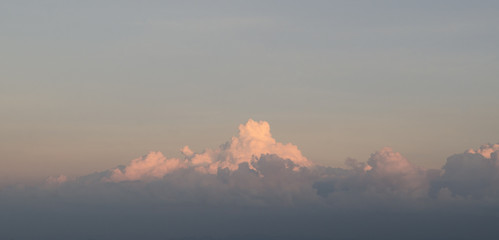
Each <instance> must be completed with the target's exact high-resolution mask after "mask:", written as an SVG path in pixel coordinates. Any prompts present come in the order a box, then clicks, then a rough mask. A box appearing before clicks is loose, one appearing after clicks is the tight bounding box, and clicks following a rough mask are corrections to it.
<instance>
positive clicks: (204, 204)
mask: <svg viewBox="0 0 499 240" xmlns="http://www.w3.org/2000/svg"><path fill="white" fill-rule="evenodd" d="M180 151H181V153H182V155H183V156H182V157H180V158H169V157H167V156H165V155H163V153H161V152H150V153H149V154H147V155H145V156H142V157H139V158H137V159H134V160H132V161H131V162H130V163H129V164H128V165H125V166H118V167H116V168H113V169H109V170H105V171H102V172H98V173H93V174H90V175H86V176H82V177H78V178H75V179H68V178H67V177H66V176H64V175H60V176H58V177H49V178H48V179H47V180H46V181H45V183H44V184H43V186H41V187H24V186H22V187H20V186H16V187H11V188H6V189H3V190H1V191H0V200H1V202H2V203H3V204H0V209H3V210H4V212H6V213H8V214H10V215H11V216H23V214H24V213H26V212H32V211H34V212H43V214H41V215H40V218H42V216H45V215H53V214H54V212H56V213H64V214H66V213H67V212H68V211H69V213H68V214H69V215H71V216H73V215H78V216H82V218H83V219H84V218H85V217H88V216H89V215H92V216H94V215H95V216H96V218H103V219H106V218H107V219H108V220H109V221H118V219H119V221H125V222H126V221H131V222H133V223H134V224H132V225H126V224H125V225H123V226H121V225H120V228H119V229H134V228H135V227H137V226H143V222H134V221H133V220H123V219H122V218H121V217H120V216H121V215H120V214H122V213H126V214H131V215H133V216H134V217H135V218H136V217H137V216H148V218H147V219H145V220H142V221H146V222H148V224H149V225H150V226H155V224H156V225H157V226H161V227H159V228H154V229H155V234H156V235H154V236H156V237H157V239H168V238H172V237H173V236H178V237H179V238H180V237H181V238H184V237H185V236H187V235H186V234H188V233H190V232H192V229H193V226H195V227H196V229H197V231H198V232H202V233H206V234H208V235H210V236H213V235H216V236H228V235H227V234H241V233H244V234H249V233H251V234H254V233H272V234H274V235H275V233H276V232H279V233H280V234H281V235H282V234H284V235H286V234H289V235H286V236H287V237H286V238H289V239H292V238H293V237H295V239H300V238H301V237H297V236H299V233H301V232H303V231H302V230H303V228H307V229H308V230H309V232H310V233H309V234H308V235H306V236H303V238H309V237H310V236H315V237H317V238H319V237H321V238H322V239H330V237H331V236H332V234H336V235H335V236H339V237H340V238H356V237H358V238H363V239H365V238H367V237H369V236H370V235H369V234H367V233H366V234H365V235H352V233H353V232H358V231H357V230H358V229H357V227H354V226H357V225H355V224H354V225H352V224H351V223H353V222H355V223H356V224H360V223H363V224H364V225H363V228H365V229H370V231H374V232H377V231H380V230H379V229H385V226H398V227H400V228H401V229H403V228H404V227H406V226H407V224H405V222H404V221H406V222H408V223H410V222H411V221H412V223H415V222H419V224H422V225H424V224H423V223H421V222H425V223H426V222H428V225H427V226H426V227H427V228H431V227H432V226H433V225H435V224H437V225H439V226H445V224H443V225H442V223H452V224H450V225H449V228H448V229H454V226H456V224H457V225H459V224H461V223H460V222H456V220H455V219H456V218H455V217H454V216H456V215H458V216H462V217H463V218H462V219H467V220H466V221H471V222H480V223H481V224H480V226H481V227H488V226H489V225H490V223H491V222H498V221H499V219H498V217H496V216H499V204H498V202H499V164H498V161H499V144H487V145H483V146H481V147H480V148H478V149H470V150H467V151H466V152H464V153H460V154H455V155H453V156H450V157H449V158H448V159H447V162H446V163H445V165H444V166H443V167H442V169H425V168H422V167H418V166H416V165H414V164H413V163H411V162H410V161H409V160H408V159H406V158H405V157H404V156H403V155H402V154H401V153H398V152H396V151H394V150H393V149H391V148H382V149H380V150H379V151H377V152H375V153H373V154H371V155H370V156H369V157H368V158H367V159H366V161H359V160H356V159H351V158H348V159H347V160H345V165H346V167H345V168H332V167H327V166H322V165H319V164H314V163H312V162H311V161H310V160H308V159H307V158H306V157H304V156H303V155H302V154H301V152H300V150H299V149H298V147H297V146H295V145H293V144H291V143H287V144H284V143H280V142H277V141H276V140H275V139H274V138H273V137H272V135H271V133H270V126H269V124H268V123H267V122H264V121H253V120H251V119H250V120H249V121H248V122H247V123H246V124H241V125H240V126H239V133H238V135H237V136H235V137H232V138H231V139H230V141H228V142H226V143H225V144H222V145H221V146H220V147H218V148H214V149H210V148H208V149H205V150H204V151H202V152H199V153H196V152H194V151H192V150H191V149H190V148H189V147H188V146H184V147H183V148H182V149H181V150H180ZM30 207H31V208H32V209H31V210H26V209H29V208H30ZM12 209H14V210H12ZM40 209H43V211H41V210H40ZM44 211H45V212H44ZM30 214H31V213H30ZM64 214H62V215H60V216H59V217H61V219H64V218H65V217H66V215H64ZM380 214H381V216H383V217H382V218H380V217H379V216H380ZM418 214H419V215H418ZM114 215H116V216H117V217H109V216H114ZM150 216H155V217H156V218H158V219H162V220H152V219H150V218H149V217H150ZM161 216H168V217H167V220H165V219H163V218H162V217H161ZM429 216H431V218H429ZM476 216H480V218H476ZM484 216H485V217H484ZM487 216H489V217H487ZM125 219H126V218H125ZM131 219H134V218H131ZM289 219H292V220H289ZM422 219H425V220H424V221H423V220H422ZM428 219H430V220H428ZM54 221H55V222H54V224H61V222H60V221H56V220H54ZM82 221H84V224H85V225H91V224H92V223H93V222H94V221H95V219H93V218H89V219H87V220H82ZM165 221H166V222H168V224H170V225H163V223H164V222H165ZM42 222H43V221H42ZM62 222H63V223H64V221H62ZM333 222H334V224H333V225H335V226H338V228H336V229H335V231H333V230H331V229H332V228H331V227H330V226H329V225H328V226H324V223H333ZM349 222H350V224H349ZM159 223H161V224H159ZM5 224H7V226H9V225H8V224H11V223H10V222H7V223H5V222H4V225H5ZM146 225H147V224H146ZM165 226H166V227H165ZM185 226H189V227H185ZM224 226H225V227H224ZM247 226H253V228H248V227H247ZM311 226H314V227H311ZM318 226H323V227H318ZM450 226H452V228H451V227H450ZM463 226H464V225H463ZM279 227H280V228H281V229H280V230H279V229H276V228H279ZM76 228H77V227H76ZM94 228H95V229H98V228H99V226H94ZM151 228H152V227H151ZM77 229H78V228H77ZM148 229H150V228H143V231H148ZM163 229H168V231H166V230H165V231H163ZM182 229H183V230H182ZM290 229H291V230H290ZM441 229H446V228H445V227H442V228H441ZM460 229H465V228H460ZM487 229H488V228H486V229H484V230H483V231H482V233H483V232H487V231H489V232H490V230H487ZM106 231H107V230H106V229H103V230H102V231H101V232H99V234H101V235H88V233H85V234H82V236H85V239H88V238H99V237H98V236H104V235H105V233H106ZM120 231H121V230H120ZM460 231H461V232H459V231H458V233H460V234H457V235H452V234H450V235H449V233H448V231H443V230H442V232H441V233H440V235H438V238H455V237H462V236H472V235H463V234H466V233H473V236H478V235H479V234H478V233H477V232H476V231H474V230H473V231H472V230H470V232H466V231H464V230H460ZM125 232H126V234H125ZM114 233H116V231H115V232H114ZM122 233H123V234H122V235H119V236H120V237H121V238H125V239H126V237H129V238H130V239H136V238H141V237H143V236H142V235H140V234H139V235H134V232H133V231H124V232H122ZM142 233H143V232H141V234H142ZM159 233H161V234H159ZM314 233H316V235H314ZM325 233H327V234H325ZM386 233H387V234H389V232H386ZM433 233H435V230H433ZM454 233H456V232H454ZM102 234H104V235H102ZM158 234H159V235H158ZM175 234H178V235H175ZM297 234H298V235H297ZM359 234H360V233H359ZM401 234H402V235H401ZM477 234H478V235H477ZM284 235H282V236H284ZM37 236H38V235H37ZM45 236H54V235H53V234H52V235H50V234H48V235H47V234H46V235H45ZM95 236H97V237H95ZM164 236H168V238H167V237H164ZM251 236H252V237H251V238H261V239H265V238H266V237H265V236H263V237H262V236H261V235H256V236H255V235H251ZM352 236H353V237H352ZM383 236H384V237H385V234H383ZM394 236H397V237H394V239H398V238H399V236H404V235H403V231H400V232H398V234H397V235H394ZM422 236H423V235H421V236H419V237H418V236H416V237H414V236H412V235H410V236H407V235H406V236H405V237H404V238H411V237H414V239H420V238H421V237H422ZM424 236H428V235H424ZM14 237H15V238H17V236H14ZM65 237H66V238H70V237H71V236H69V235H67V236H65ZM108 237H110V236H108ZM114 237H116V236H114ZM27 238H30V237H27ZM31 238H33V237H31ZM228 238H229V239H230V238H242V237H241V236H239V235H236V237H228ZM389 238H390V237H387V239H389ZM424 238H426V237H424ZM61 239H63V238H61ZM201 239H202V238H201ZM215 239H216V238H215Z"/></svg>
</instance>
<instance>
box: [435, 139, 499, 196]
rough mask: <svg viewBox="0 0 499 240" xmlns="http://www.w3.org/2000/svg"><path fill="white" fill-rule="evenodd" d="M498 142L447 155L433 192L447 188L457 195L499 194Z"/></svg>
mask: <svg viewBox="0 0 499 240" xmlns="http://www.w3.org/2000/svg"><path fill="white" fill-rule="evenodd" d="M498 156H499V144H486V145H482V146H481V147H480V148H478V149H470V150H468V151H466V152H464V153H461V154H455V155H452V156H450V157H449V158H447V162H446V163H445V165H444V166H443V167H442V169H443V173H442V175H441V177H440V178H438V179H437V180H435V181H434V182H433V192H438V191H440V189H448V190H449V191H451V193H452V194H453V195H454V196H456V195H458V196H462V197H473V198H491V197H492V198H498V197H499V159H498Z"/></svg>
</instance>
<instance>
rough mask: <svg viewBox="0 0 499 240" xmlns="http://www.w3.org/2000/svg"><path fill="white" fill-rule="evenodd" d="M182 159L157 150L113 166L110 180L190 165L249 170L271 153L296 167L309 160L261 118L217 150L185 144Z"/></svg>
mask: <svg viewBox="0 0 499 240" xmlns="http://www.w3.org/2000/svg"><path fill="white" fill-rule="evenodd" d="M181 152H182V154H183V155H184V156H185V159H183V160H180V159H176V158H166V157H165V156H164V155H163V154H162V153H160V152H151V153H149V154H148V155H146V156H144V157H141V158H138V159H135V160H133V161H132V162H131V163H130V164H129V165H128V166H126V168H125V169H123V170H122V169H119V168H117V169H114V170H113V174H112V176H111V177H110V179H109V180H110V181H114V182H119V181H127V180H129V181H134V180H151V179H154V178H156V179H159V178H162V177H163V176H164V175H165V174H167V173H170V172H172V171H175V170H177V169H180V168H193V169H195V170H196V171H199V172H202V173H207V174H217V172H218V170H219V169H225V168H228V169H229V170H230V171H235V170H237V169H238V168H239V165H240V164H241V163H247V164H248V166H249V167H250V168H251V169H255V167H254V166H253V165H254V163H255V161H256V159H257V158H259V157H260V156H261V155H264V154H274V155H276V156H278V157H280V158H282V159H288V160H290V161H291V162H292V163H293V164H295V165H296V166H295V168H294V170H298V168H299V167H310V166H312V163H311V162H310V161H309V160H308V159H307V158H305V157H304V156H303V155H302V154H301V152H300V150H298V147H297V146H295V145H293V144H291V143H288V144H282V143H280V142H277V141H276V140H275V139H274V138H273V137H272V135H271V133H270V126H269V124H268V123H267V122H265V121H260V122H257V121H253V120H252V119H250V120H248V122H247V123H246V124H241V125H239V135H238V136H237V137H233V138H232V140H231V141H229V142H227V143H225V144H223V145H222V146H220V147H219V148H218V149H206V150H205V151H204V152H202V153H194V152H193V151H192V150H191V149H190V148H189V146H185V147H184V148H182V150H181Z"/></svg>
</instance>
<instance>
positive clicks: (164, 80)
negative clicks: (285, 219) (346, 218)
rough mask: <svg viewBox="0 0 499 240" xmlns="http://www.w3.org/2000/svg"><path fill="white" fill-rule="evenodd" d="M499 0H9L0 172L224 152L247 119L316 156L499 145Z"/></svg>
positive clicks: (415, 154)
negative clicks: (156, 154)
mask: <svg viewBox="0 0 499 240" xmlns="http://www.w3.org/2000/svg"><path fill="white" fill-rule="evenodd" d="M498 22H499V4H498V3H497V2H495V1H479V2H476V1H417V2H416V1H413V2H409V1H407V2H405V1H376V2H373V1H355V2H354V1H306V2H305V1H303V2H291V1H246V2H243V1H215V2H213V1H210V2H189V3H186V2H185V1H178V2H173V1H165V2H156V1H141V2H135V1H119V2H118V1H107V2H103V1H80V2H76V1H75V2H70V1H43V2H42V1H31V2H30V1H22V2H19V1H2V3H0V43H1V44H0V53H1V56H2V57H1V58H0V66H1V67H0V117H1V118H2V121H1V122H0V152H1V153H2V157H1V159H0V175H1V178H0V181H2V182H12V181H17V180H20V179H31V178H40V177H45V176H48V175H54V174H59V173H66V174H68V175H82V174H85V173H88V172H91V171H97V170H102V169H108V168H110V167H114V166H116V165H119V164H124V163H127V162H128V161H129V160H131V159H134V158H136V157H137V156H140V155H143V154H146V153H147V152H148V151H150V150H158V151H162V152H163V153H165V155H167V156H174V157H175V156H180V153H179V149H180V148H181V147H183V146H184V145H189V146H190V147H191V148H192V149H193V150H194V151H197V152H199V151H202V150H203V149H204V148H206V147H216V146H218V145H219V144H221V143H224V142H225V141H227V140H229V139H230V137H231V136H233V135H235V134H236V132H237V126H238V125H239V124H241V123H245V122H246V121H247V120H248V119H249V118H252V119H255V120H265V121H268V122H269V123H270V126H271V131H272V134H273V136H274V137H275V138H276V139H277V140H279V141H280V142H291V143H293V144H295V145H297V146H298V148H299V149H300V150H302V152H303V155H305V156H306V157H308V158H309V159H310V160H312V161H314V162H318V163H321V164H325V165H331V166H341V165H342V164H343V161H344V159H345V158H346V157H353V158H357V159H359V160H361V161H365V160H366V159H368V158H369V155H370V154H371V153H373V152H375V151H377V150H379V149H381V148H382V147H385V146H389V147H392V148H393V149H395V150H396V151H399V152H401V153H402V154H404V156H406V157H407V158H408V159H409V161H411V162H413V163H417V164H418V165H421V166H427V167H440V166H442V164H443V163H444V162H445V158H446V157H448V156H449V155H451V154H453V153H457V152H462V151H464V150H466V149H468V148H476V147H478V146H480V145H481V144H486V143H496V142H499V138H498V136H499V135H498V134H499V127H498V125H497V120H498V119H499V111H497V109H498V106H499V95H498V94H497V91H498V89H499V81H498V76H499V68H498V67H497V66H499V58H498V56H499V47H498V45H497V43H498V42H499V25H498V24H497V23H498Z"/></svg>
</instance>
